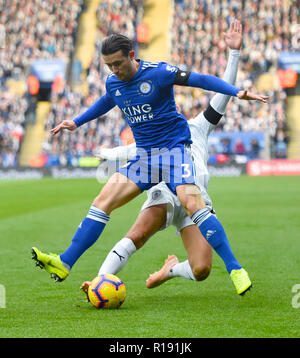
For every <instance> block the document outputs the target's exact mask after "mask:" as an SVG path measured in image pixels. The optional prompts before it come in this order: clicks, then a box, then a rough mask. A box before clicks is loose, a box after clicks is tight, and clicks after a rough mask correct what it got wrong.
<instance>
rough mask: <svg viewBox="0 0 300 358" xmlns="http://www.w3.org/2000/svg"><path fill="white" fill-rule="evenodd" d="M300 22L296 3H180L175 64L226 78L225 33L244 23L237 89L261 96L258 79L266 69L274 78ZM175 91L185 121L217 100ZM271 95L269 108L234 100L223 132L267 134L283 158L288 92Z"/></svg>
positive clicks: (277, 89) (177, 4)
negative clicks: (232, 24) (233, 23)
mask: <svg viewBox="0 0 300 358" xmlns="http://www.w3.org/2000/svg"><path fill="white" fill-rule="evenodd" d="M299 18H300V8H299V2H298V1H296V0H294V1H289V0H269V1H266V0H262V1H245V0H243V1H235V0H227V1H222V0H189V1H184V0H177V1H175V8H174V19H173V28H172V46H171V49H172V50H171V51H172V53H171V62H172V64H174V65H177V66H179V67H180V68H181V69H188V70H193V71H195V72H199V73H203V74H211V75H215V76H218V77H222V75H223V73H224V71H225V67H226V58H227V55H228V52H227V50H226V43H225V41H224V36H223V32H226V31H227V30H228V28H229V24H230V22H231V21H232V20H234V19H239V20H240V21H241V22H242V25H243V44H242V49H241V56H240V64H239V72H238V77H237V82H236V85H237V86H238V87H243V88H247V89H248V90H249V91H253V92H256V93H258V92H259V87H258V86H257V79H258V78H259V76H260V75H262V74H263V73H265V72H267V71H270V72H273V73H274V74H275V72H276V67H277V60H278V55H279V53H280V52H281V51H293V50H295V49H294V48H293V42H292V36H293V32H294V29H295V28H296V27H297V24H298V22H299ZM175 93H176V100H177V103H178V104H180V107H181V111H182V112H183V113H184V114H185V116H186V118H191V117H194V116H195V115H196V114H197V113H198V112H199V111H201V110H202V109H203V108H205V107H206V105H207V104H208V102H209V100H210V98H211V96H212V94H211V93H208V92H203V91H200V90H193V89H190V88H182V87H176V89H175ZM266 94H267V95H269V96H270V98H271V100H270V101H269V102H268V104H261V103H260V102H256V101H253V102H247V101H240V100H237V99H232V100H231V101H230V103H229V105H228V106H227V110H226V113H225V115H224V119H223V121H222V122H221V124H220V126H219V128H218V130H222V131H234V132H235V131H243V132H244V131H264V132H265V133H267V134H268V135H269V136H270V138H271V143H272V155H273V156H274V157H282V156H283V152H284V153H285V156H286V149H287V142H288V131H287V123H286V116H285V99H286V94H285V92H284V91H283V90H282V89H281V88H280V87H279V86H278V85H276V84H275V85H274V86H273V88H269V89H268V91H267V92H266ZM191 108H192V111H191ZM279 133H280V135H279Z"/></svg>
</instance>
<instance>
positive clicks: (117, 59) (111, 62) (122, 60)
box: [103, 50, 136, 81]
mask: <svg viewBox="0 0 300 358" xmlns="http://www.w3.org/2000/svg"><path fill="white" fill-rule="evenodd" d="M103 60H104V62H105V64H106V65H107V66H108V68H109V69H110V70H111V71H112V72H113V73H114V74H115V75H116V76H117V77H118V79H119V80H121V81H129V80H130V79H131V78H132V77H133V76H134V74H135V73H136V66H135V61H134V51H130V52H129V55H128V56H124V54H123V53H122V50H119V51H117V52H115V53H112V54H110V55H103Z"/></svg>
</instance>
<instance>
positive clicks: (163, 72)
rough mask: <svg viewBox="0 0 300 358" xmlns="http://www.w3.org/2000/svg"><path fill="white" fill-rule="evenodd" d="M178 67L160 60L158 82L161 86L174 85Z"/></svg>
mask: <svg viewBox="0 0 300 358" xmlns="http://www.w3.org/2000/svg"><path fill="white" fill-rule="evenodd" d="M177 71H178V67H176V66H172V65H169V64H168V63H165V62H160V65H159V67H158V74H157V75H158V83H159V86H160V87H167V86H173V85H174V82H175V77H176V74H177Z"/></svg>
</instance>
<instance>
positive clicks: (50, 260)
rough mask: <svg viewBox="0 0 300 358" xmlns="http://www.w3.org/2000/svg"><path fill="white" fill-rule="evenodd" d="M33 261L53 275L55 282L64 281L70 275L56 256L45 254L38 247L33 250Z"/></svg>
mask: <svg viewBox="0 0 300 358" xmlns="http://www.w3.org/2000/svg"><path fill="white" fill-rule="evenodd" d="M31 253H32V259H33V260H35V261H36V266H39V267H40V268H42V269H45V270H46V271H47V272H49V273H50V274H51V278H54V281H55V282H60V281H63V280H64V279H65V278H66V277H67V276H68V275H69V273H70V270H68V269H67V268H66V267H65V266H64V265H63V263H62V261H61V259H60V257H59V256H58V255H56V254H44V253H43V252H41V251H40V250H38V249H37V248H36V247H33V248H32V249H31Z"/></svg>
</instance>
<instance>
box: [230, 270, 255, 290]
mask: <svg viewBox="0 0 300 358" xmlns="http://www.w3.org/2000/svg"><path fill="white" fill-rule="evenodd" d="M230 278H231V279H232V282H233V284H234V286H235V288H236V292H237V293H238V294H239V295H244V294H245V293H246V292H247V291H249V290H250V288H251V287H252V283H251V281H250V278H249V275H248V273H247V271H246V270H244V269H243V268H241V269H239V270H232V271H231V273H230Z"/></svg>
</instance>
